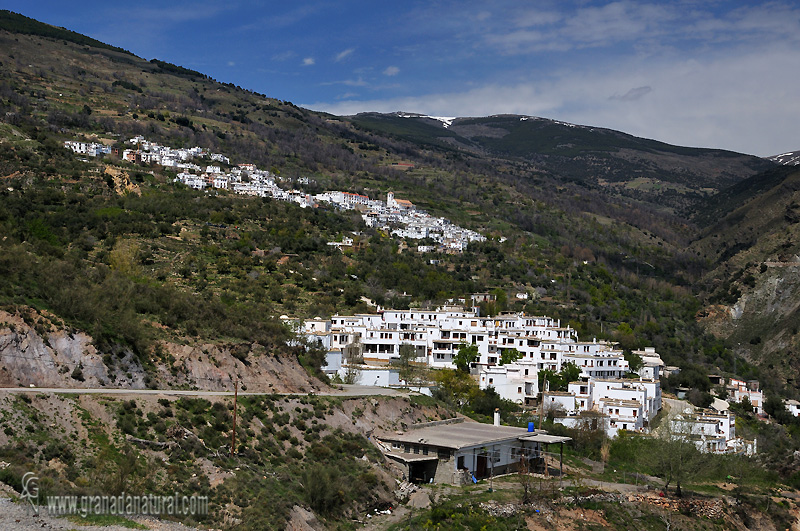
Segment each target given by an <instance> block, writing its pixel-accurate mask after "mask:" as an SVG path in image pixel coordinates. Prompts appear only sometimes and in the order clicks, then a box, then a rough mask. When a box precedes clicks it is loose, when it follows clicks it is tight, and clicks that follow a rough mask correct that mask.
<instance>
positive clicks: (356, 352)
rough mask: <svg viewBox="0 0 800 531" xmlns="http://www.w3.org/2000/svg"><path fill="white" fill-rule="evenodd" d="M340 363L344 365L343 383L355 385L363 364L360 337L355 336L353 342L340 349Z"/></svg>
mask: <svg viewBox="0 0 800 531" xmlns="http://www.w3.org/2000/svg"><path fill="white" fill-rule="evenodd" d="M342 363H343V364H345V369H344V378H343V380H344V383H346V384H354V383H356V382H357V381H358V380H359V379H360V378H361V364H362V363H364V351H363V349H362V345H361V336H359V335H356V337H355V339H354V340H353V342H352V343H349V344H348V345H347V346H345V347H344V348H343V349H342Z"/></svg>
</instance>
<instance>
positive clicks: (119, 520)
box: [64, 514, 150, 529]
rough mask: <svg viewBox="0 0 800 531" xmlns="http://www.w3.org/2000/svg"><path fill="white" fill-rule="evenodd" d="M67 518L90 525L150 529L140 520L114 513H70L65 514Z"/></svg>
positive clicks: (79, 523)
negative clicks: (136, 520)
mask: <svg viewBox="0 0 800 531" xmlns="http://www.w3.org/2000/svg"><path fill="white" fill-rule="evenodd" d="M64 518H66V519H67V520H69V521H70V522H72V523H73V524H78V525H83V526H89V525H96V526H102V527H107V526H112V525H118V526H120V527H126V528H128V529H150V528H149V527H147V526H146V525H144V524H140V523H139V522H134V521H133V520H131V519H129V518H125V517H124V516H117V515H113V514H88V515H86V516H81V515H78V514H70V515H67V516H65V517H64Z"/></svg>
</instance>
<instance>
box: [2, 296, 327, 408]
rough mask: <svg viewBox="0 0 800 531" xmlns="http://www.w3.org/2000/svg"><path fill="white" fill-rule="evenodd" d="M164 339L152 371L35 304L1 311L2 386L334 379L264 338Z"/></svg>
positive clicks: (252, 386)
mask: <svg viewBox="0 0 800 531" xmlns="http://www.w3.org/2000/svg"><path fill="white" fill-rule="evenodd" d="M31 315H33V317H31ZM29 323H34V324H33V325H31V324H29ZM45 323H48V324H45ZM159 347H160V348H159V349H157V350H158V351H159V355H160V357H159V358H155V357H154V358H153V359H151V360H150V362H151V363H152V365H151V367H150V368H148V370H147V371H146V370H145V369H144V368H143V367H142V364H141V362H140V361H139V359H138V358H137V357H136V356H135V355H134V354H133V353H132V352H131V351H129V350H126V349H124V348H116V350H115V351H114V352H112V353H107V352H99V351H98V350H97V348H96V347H95V346H94V344H93V340H92V337H91V336H89V335H88V334H86V333H84V332H80V331H74V330H67V329H61V328H57V327H55V326H53V325H52V324H49V320H48V319H46V318H42V316H41V315H39V314H36V313H35V312H34V313H33V314H28V315H26V317H25V318H23V317H22V316H20V315H15V314H11V313H8V312H5V311H0V387H29V386H31V385H32V386H35V387H62V388H98V387H115V388H126V389H144V388H145V387H147V386H148V385H149V386H150V387H156V388H161V389H168V388H175V387H181V388H197V389H202V390H208V391H232V390H233V388H234V382H235V381H237V380H238V381H239V383H240V387H239V389H240V390H242V391H245V390H246V391H261V392H275V393H308V392H314V391H318V390H321V389H323V388H326V387H327V386H326V384H324V383H322V382H321V381H319V380H317V379H315V378H313V377H311V376H309V375H308V373H307V372H306V370H305V369H304V368H303V367H302V366H301V365H300V363H299V362H298V361H297V359H295V358H293V357H290V356H287V355H285V354H281V355H274V354H273V353H271V352H268V351H266V349H264V347H262V346H261V345H259V344H252V345H246V344H245V345H242V344H238V345H231V344H209V343H199V344H176V343H171V342H167V341H163V342H161V343H160V345H159ZM104 358H105V359H104Z"/></svg>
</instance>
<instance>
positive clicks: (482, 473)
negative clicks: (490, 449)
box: [475, 455, 488, 479]
mask: <svg viewBox="0 0 800 531" xmlns="http://www.w3.org/2000/svg"><path fill="white" fill-rule="evenodd" d="M486 462H487V459H486V456H485V455H479V456H478V463H477V466H476V467H475V477H476V478H477V479H481V478H485V477H486V476H487V475H488V474H487V472H486V470H487V467H486Z"/></svg>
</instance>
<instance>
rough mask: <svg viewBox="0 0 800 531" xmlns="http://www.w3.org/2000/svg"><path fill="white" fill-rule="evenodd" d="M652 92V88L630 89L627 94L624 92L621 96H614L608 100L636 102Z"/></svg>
mask: <svg viewBox="0 0 800 531" xmlns="http://www.w3.org/2000/svg"><path fill="white" fill-rule="evenodd" d="M652 91H653V89H652V87H648V86H645V87H636V88H632V89H630V90H629V91H628V92H626V93H625V94H623V95H622V96H620V95H619V94H614V95H613V96H611V97H610V98H609V99H610V100H619V101H636V100H638V99H640V98H642V97H644V96H645V95H647V94H648V93H650V92H652Z"/></svg>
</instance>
